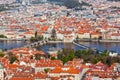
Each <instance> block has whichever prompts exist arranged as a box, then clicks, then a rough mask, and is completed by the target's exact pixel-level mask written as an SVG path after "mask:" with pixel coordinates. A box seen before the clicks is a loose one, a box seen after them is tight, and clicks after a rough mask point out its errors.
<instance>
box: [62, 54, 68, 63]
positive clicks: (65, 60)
mask: <svg viewBox="0 0 120 80" xmlns="http://www.w3.org/2000/svg"><path fill="white" fill-rule="evenodd" d="M62 61H63V64H65V63H66V62H67V61H69V59H68V57H66V56H64V57H63V58H62Z"/></svg>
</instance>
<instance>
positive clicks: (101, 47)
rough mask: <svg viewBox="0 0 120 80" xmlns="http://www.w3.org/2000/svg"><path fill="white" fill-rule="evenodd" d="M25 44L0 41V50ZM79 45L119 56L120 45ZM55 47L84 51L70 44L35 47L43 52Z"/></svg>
mask: <svg viewBox="0 0 120 80" xmlns="http://www.w3.org/2000/svg"><path fill="white" fill-rule="evenodd" d="M26 44H27V42H25V41H0V49H5V48H6V49H8V50H9V49H12V48H18V47H22V46H24V45H26ZM80 44H83V45H86V46H88V47H91V48H95V49H98V50H99V51H103V50H106V49H107V50H109V51H113V52H117V53H119V54H120V43H115V42H114V43H112V42H80ZM51 47H55V48H57V49H62V48H68V49H74V50H81V49H85V48H82V47H79V46H77V45H74V44H72V43H54V44H47V45H43V46H41V47H37V49H39V50H44V51H45V52H46V51H48V50H49V48H51Z"/></svg>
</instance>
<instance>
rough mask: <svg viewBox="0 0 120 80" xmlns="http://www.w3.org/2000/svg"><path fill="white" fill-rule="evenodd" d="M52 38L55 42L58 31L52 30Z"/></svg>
mask: <svg viewBox="0 0 120 80" xmlns="http://www.w3.org/2000/svg"><path fill="white" fill-rule="evenodd" d="M51 38H52V39H53V40H55V39H56V31H55V29H52V35H51Z"/></svg>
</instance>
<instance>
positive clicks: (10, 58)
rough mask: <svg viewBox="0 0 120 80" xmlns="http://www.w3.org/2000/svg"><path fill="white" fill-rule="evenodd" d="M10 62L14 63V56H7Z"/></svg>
mask: <svg viewBox="0 0 120 80" xmlns="http://www.w3.org/2000/svg"><path fill="white" fill-rule="evenodd" d="M9 60H10V64H12V63H14V62H15V61H16V60H18V59H17V58H16V57H15V56H11V57H9Z"/></svg>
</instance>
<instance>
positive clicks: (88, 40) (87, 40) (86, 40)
mask: <svg viewBox="0 0 120 80" xmlns="http://www.w3.org/2000/svg"><path fill="white" fill-rule="evenodd" d="M78 41H85V42H111V43H112V42H116V43H118V42H120V40H105V39H104V40H97V39H96V40H95V39H91V40H90V39H79V40H78Z"/></svg>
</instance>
